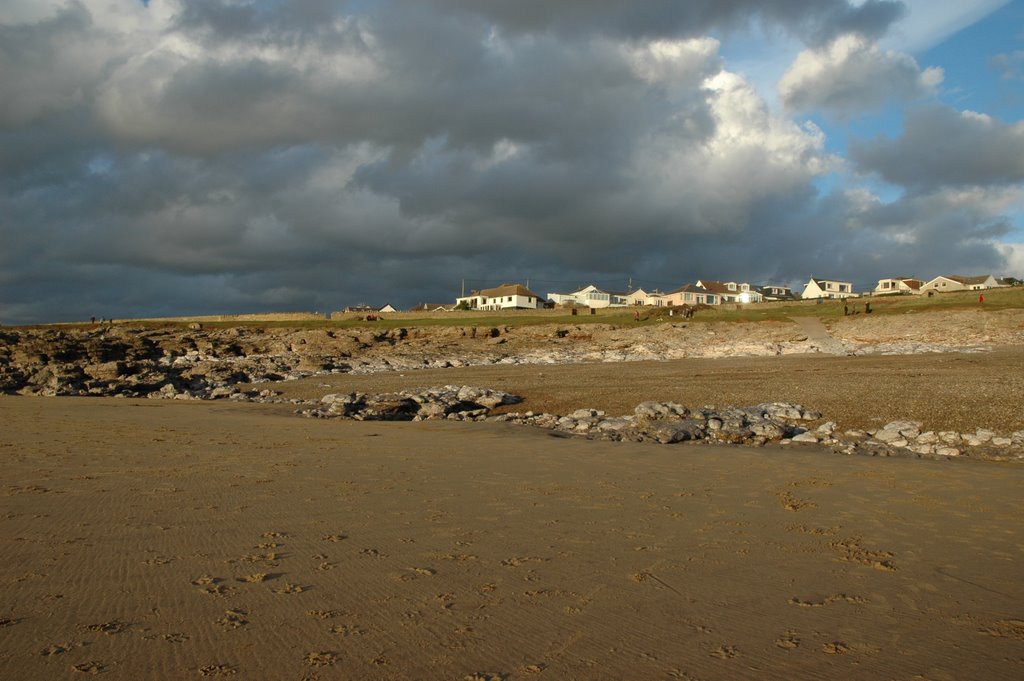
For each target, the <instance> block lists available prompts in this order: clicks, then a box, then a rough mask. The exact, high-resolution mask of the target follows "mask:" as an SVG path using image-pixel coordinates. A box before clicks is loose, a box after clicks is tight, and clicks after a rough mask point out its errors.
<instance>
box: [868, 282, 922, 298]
mask: <svg viewBox="0 0 1024 681" xmlns="http://www.w3.org/2000/svg"><path fill="white" fill-rule="evenodd" d="M922 286H924V282H923V281H921V280H920V279H911V278H910V277H895V278H892V279H879V280H878V286H875V290H874V291H872V293H873V294H875V295H876V296H886V295H895V294H904V295H905V294H913V295H921V293H923V291H922V290H921V287H922Z"/></svg>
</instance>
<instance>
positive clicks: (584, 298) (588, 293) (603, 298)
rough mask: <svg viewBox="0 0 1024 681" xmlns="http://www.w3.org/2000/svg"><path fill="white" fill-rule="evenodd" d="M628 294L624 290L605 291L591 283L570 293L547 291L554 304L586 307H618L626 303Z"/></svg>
mask: <svg viewBox="0 0 1024 681" xmlns="http://www.w3.org/2000/svg"><path fill="white" fill-rule="evenodd" d="M628 299H629V294H628V293H626V292H624V291H605V290H603V289H599V288H597V287H596V286H594V285H593V284H590V285H589V286H584V287H583V288H581V289H578V290H576V291H572V292H571V293H554V292H552V293H548V300H550V301H551V302H552V303H554V304H555V305H585V306H586V307H619V306H622V305H628V304H629V302H628Z"/></svg>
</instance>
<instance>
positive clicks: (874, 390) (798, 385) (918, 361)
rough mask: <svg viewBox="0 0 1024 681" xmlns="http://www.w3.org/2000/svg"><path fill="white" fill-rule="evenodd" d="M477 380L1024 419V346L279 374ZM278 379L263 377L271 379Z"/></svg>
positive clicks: (980, 419)
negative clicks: (853, 354)
mask: <svg viewBox="0 0 1024 681" xmlns="http://www.w3.org/2000/svg"><path fill="white" fill-rule="evenodd" d="M452 383H454V384H457V385H476V386H485V387H488V388H495V389H499V390H504V391H506V392H510V393H512V394H515V395H520V396H522V397H524V398H525V401H524V402H523V403H522V404H521V405H516V406H514V407H511V409H512V410H516V411H525V410H533V411H535V412H542V411H546V412H550V413H555V414H568V413H571V412H572V411H574V410H576V409H581V408H593V409H601V410H604V411H606V412H607V413H609V414H615V415H618V414H631V413H632V412H633V408H634V407H635V406H636V405H637V404H638V403H640V402H643V401H645V400H658V401H671V402H678V403H680V404H684V405H686V406H688V407H701V406H703V405H706V404H713V405H716V406H719V407H724V406H727V405H734V406H747V405H754V404H760V403H762V402H793V403H798V404H803V405H804V406H806V407H809V408H811V409H816V410H818V411H820V412H821V413H822V414H823V415H824V417H825V418H826V419H832V420H834V421H836V422H837V423H838V424H839V425H840V426H841V427H843V428H878V427H881V426H883V425H885V424H886V423H888V422H890V421H893V420H896V419H911V420H916V421H921V422H922V423H923V424H924V430H936V431H940V430H956V431H959V432H974V430H975V429H976V428H992V429H994V430H996V431H998V432H1001V433H1010V432H1012V431H1014V430H1019V429H1021V428H1024V411H1022V409H1021V404H1020V400H1019V399H1017V397H1016V396H1018V395H1022V394H1024V346H1012V347H1003V348H998V349H996V350H994V351H992V352H984V353H974V354H970V353H944V354H923V355H888V356H886V355H867V356H856V357H845V356H839V357H837V356H831V355H819V354H812V355H789V356H785V357H733V358H720V359H681V360H671V361H661V362H655V361H645V362H625V363H624V362H616V363H611V362H608V363H595V364H560V365H559V364H554V365H520V366H513V365H507V364H493V365H486V366H476V367H465V368H458V369H426V370H417V371H404V372H386V373H378V374H368V375H353V374H333V375H328V376H313V377H310V378H306V379H302V380H299V381H287V382H281V383H274V384H269V385H270V386H271V387H273V388H274V389H276V390H281V391H283V394H284V396H285V397H301V398H304V399H310V398H319V397H322V396H323V395H325V394H327V393H330V392H352V391H360V392H366V393H379V392H387V391H394V390H402V389H406V388H412V387H428V386H435V385H445V384H452ZM267 386H268V384H256V385H254V386H253V387H255V388H265V387H267Z"/></svg>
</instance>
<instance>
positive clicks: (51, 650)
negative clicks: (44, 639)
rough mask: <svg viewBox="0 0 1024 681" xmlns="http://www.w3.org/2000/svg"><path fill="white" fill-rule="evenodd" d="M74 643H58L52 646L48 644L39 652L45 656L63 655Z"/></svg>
mask: <svg viewBox="0 0 1024 681" xmlns="http://www.w3.org/2000/svg"><path fill="white" fill-rule="evenodd" d="M73 645H74V644H72V643H57V644H54V645H52V646H47V647H46V648H43V649H42V650H40V651H39V654H40V655H42V656H43V657H50V656H52V655H63V654H64V653H66V652H68V651H69V650H71V648H72V646H73Z"/></svg>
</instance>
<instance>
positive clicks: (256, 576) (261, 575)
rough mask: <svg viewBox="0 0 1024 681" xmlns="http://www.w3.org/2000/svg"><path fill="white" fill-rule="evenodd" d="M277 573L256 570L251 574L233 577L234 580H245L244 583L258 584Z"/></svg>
mask: <svg viewBox="0 0 1024 681" xmlns="http://www.w3.org/2000/svg"><path fill="white" fill-rule="evenodd" d="M277 576H278V575H274V574H270V573H267V572H256V573H253V574H251V575H245V576H244V577H235V581H236V582H245V583H246V584H259V583H260V582H265V581H267V580H270V579H274V578H275V577H277Z"/></svg>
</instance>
